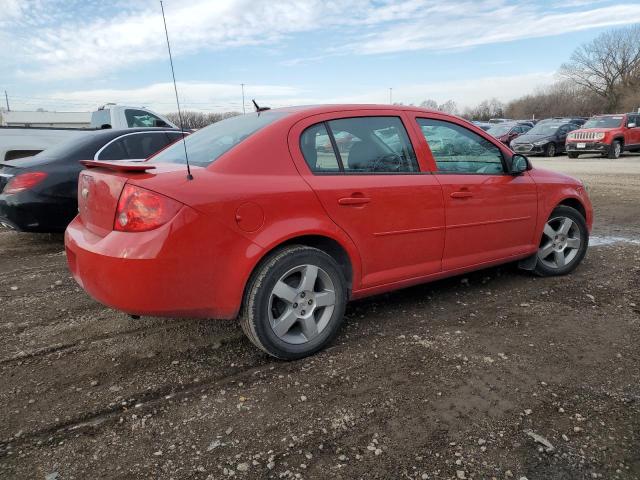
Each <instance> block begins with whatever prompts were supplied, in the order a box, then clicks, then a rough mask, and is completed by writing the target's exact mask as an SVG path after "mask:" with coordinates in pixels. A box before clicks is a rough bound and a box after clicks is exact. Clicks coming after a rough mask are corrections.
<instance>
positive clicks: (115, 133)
mask: <svg viewBox="0 0 640 480" xmlns="http://www.w3.org/2000/svg"><path fill="white" fill-rule="evenodd" d="M179 131H180V130H179V129H177V128H164V127H138V128H115V129H114V128H105V129H101V130H88V131H87V132H88V133H91V136H92V138H93V139H94V140H111V139H113V138H116V137H119V136H121V135H125V134H127V133H138V132H179Z"/></svg>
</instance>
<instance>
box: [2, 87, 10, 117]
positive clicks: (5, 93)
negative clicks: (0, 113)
mask: <svg viewBox="0 0 640 480" xmlns="http://www.w3.org/2000/svg"><path fill="white" fill-rule="evenodd" d="M4 99H5V101H6V102H7V112H10V111H11V109H10V108H9V95H7V91H6V90H5V91H4Z"/></svg>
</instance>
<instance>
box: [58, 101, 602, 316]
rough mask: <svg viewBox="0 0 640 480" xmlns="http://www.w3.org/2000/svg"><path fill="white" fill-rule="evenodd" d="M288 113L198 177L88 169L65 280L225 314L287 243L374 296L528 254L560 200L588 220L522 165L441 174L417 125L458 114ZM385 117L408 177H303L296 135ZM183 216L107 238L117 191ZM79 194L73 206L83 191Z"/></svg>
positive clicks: (140, 309) (111, 299)
mask: <svg viewBox="0 0 640 480" xmlns="http://www.w3.org/2000/svg"><path fill="white" fill-rule="evenodd" d="M282 110H283V111H284V112H288V115H285V116H283V118H282V119H279V120H277V121H275V122H274V123H272V124H270V125H268V126H266V127H264V128H263V129H261V130H259V131H258V132H256V133H255V134H253V135H251V136H249V137H248V138H247V139H246V140H244V141H243V142H241V143H240V144H239V145H237V146H236V147H234V148H232V149H231V150H229V151H228V152H226V153H225V154H223V155H221V156H220V157H219V158H218V159H217V160H216V161H215V162H214V163H212V164H211V165H209V166H208V167H206V168H203V167H197V166H192V173H193V177H194V178H193V180H188V179H187V178H186V169H185V166H184V165H179V164H157V163H156V164H154V166H155V167H156V168H154V169H151V170H149V171H144V172H139V171H131V170H127V169H125V170H126V171H116V170H117V169H112V168H110V167H106V168H104V167H100V166H99V165H92V167H95V168H91V169H90V170H87V171H84V172H83V173H82V174H81V177H82V178H81V182H80V186H79V190H80V191H79V193H80V197H81V198H80V215H79V216H78V217H76V219H75V220H74V221H73V222H72V223H71V224H70V225H69V227H68V229H67V232H66V236H65V244H66V249H67V255H68V262H69V267H70V270H71V272H72V273H73V275H74V277H75V278H76V280H77V281H78V282H79V283H80V285H82V286H83V288H85V290H87V292H89V293H90V294H91V295H92V296H93V297H94V298H96V299H97V300H99V301H101V302H102V303H105V304H106V305H109V306H111V307H114V308H117V309H120V310H123V311H125V312H127V313H131V314H138V315H163V316H181V317H185V316H193V317H217V318H234V317H235V316H237V314H238V312H239V309H240V306H241V303H242V298H243V294H244V289H245V286H246V283H247V281H248V279H249V278H250V276H251V274H252V272H253V271H254V269H255V267H256V265H257V264H258V263H259V262H260V261H261V260H262V259H263V258H265V256H266V255H268V254H269V253H270V252H272V251H273V249H275V248H278V246H280V245H282V244H283V243H285V242H295V241H296V240H295V239H296V238H298V237H308V236H316V237H325V238H328V239H331V240H333V241H334V242H336V243H337V244H338V245H340V246H341V247H342V249H343V250H344V252H345V253H346V255H347V257H348V258H349V261H350V266H351V271H352V283H351V298H359V297H363V296H366V295H371V294H375V293H381V292H384V291H388V290H393V289H396V288H401V287H404V286H408V285H413V284H416V283H420V282H423V281H428V280H433V279H437V278H442V277H445V276H450V275H455V274H458V273H463V272H465V271H469V270H474V269H477V268H483V267H487V266H490V265H495V264H499V263H504V262H508V261H513V260H516V259H518V258H524V257H526V256H528V255H530V254H532V253H533V252H535V251H536V249H537V246H538V243H539V241H540V238H541V235H542V226H543V225H544V222H545V221H546V219H547V218H548V215H549V213H550V212H551V210H552V209H553V208H554V207H555V206H556V205H557V204H558V203H560V202H561V201H563V200H566V199H575V200H577V201H579V202H580V203H581V204H582V205H583V207H584V210H585V212H586V215H587V223H588V225H589V227H591V224H592V218H593V215H592V210H591V204H590V202H589V200H588V197H587V195H586V193H585V191H584V189H583V187H582V185H581V184H580V183H579V182H578V181H576V180H574V179H571V178H570V177H566V176H564V175H559V174H557V173H552V172H546V171H544V170H538V169H535V168H534V169H532V170H530V171H529V172H527V173H525V174H523V175H520V176H512V175H507V174H504V175H484V174H482V175H480V174H475V175H459V174H443V173H439V172H437V170H436V163H435V161H434V158H433V156H432V154H431V151H430V150H429V147H428V145H427V142H426V141H425V139H424V136H423V135H422V133H421V131H420V129H419V128H418V126H417V124H416V123H415V119H416V118H418V117H421V118H434V119H440V120H446V121H449V122H454V123H458V124H459V125H462V126H464V127H465V128H468V129H470V130H473V131H474V132H476V133H478V134H479V135H481V136H483V137H484V138H487V139H489V140H490V141H491V142H492V143H494V144H495V145H497V146H498V147H499V148H500V149H501V151H502V152H503V154H504V155H505V158H507V157H506V156H510V155H512V152H511V151H510V150H509V149H508V148H507V147H506V146H504V145H502V144H501V143H500V142H499V141H498V140H496V139H493V138H492V137H490V136H489V135H487V134H486V133H485V132H483V131H482V130H481V129H479V128H476V127H475V126H474V125H472V124H470V123H468V122H466V121H464V120H462V119H458V118H456V117H452V116H449V115H445V114H441V113H438V112H431V111H426V110H422V109H418V108H411V107H395V106H362V105H347V106H336V105H328V106H319V107H304V108H302V107H301V108H290V109H282ZM367 115H373V116H384V115H386V116H397V117H400V118H401V119H402V121H403V122H404V125H405V128H406V129H407V133H408V135H409V138H410V140H411V143H412V144H413V148H414V150H415V152H416V155H417V160H418V164H419V166H420V171H419V172H414V173H411V174H370V175H358V174H353V175H352V174H349V175H315V174H313V173H312V172H311V170H310V169H309V167H308V166H307V164H306V162H305V160H304V157H303V155H302V152H301V150H300V145H299V138H300V134H301V133H302V131H303V130H304V129H305V128H306V127H308V126H310V125H313V124H315V123H317V122H320V121H324V120H330V119H335V118H345V117H354V116H367ZM127 183H128V184H133V185H137V186H139V187H142V188H145V189H147V190H150V191H153V192H157V193H160V194H162V195H164V196H166V197H169V198H172V199H174V200H176V201H178V202H180V203H182V204H183V205H184V206H183V207H182V208H181V210H180V211H179V213H178V214H177V215H176V216H175V217H174V218H173V219H172V220H170V221H169V222H168V223H166V224H164V225H162V226H161V227H159V228H157V229H155V230H151V231H146V232H139V233H129V232H118V231H113V222H114V220H115V209H116V205H117V202H118V198H119V195H120V192H121V191H122V189H123V188H124V185H125V184H127ZM83 185H84V187H86V188H87V198H85V199H82V188H83Z"/></svg>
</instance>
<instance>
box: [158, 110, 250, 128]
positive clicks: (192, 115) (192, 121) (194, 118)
mask: <svg viewBox="0 0 640 480" xmlns="http://www.w3.org/2000/svg"><path fill="white" fill-rule="evenodd" d="M236 115H240V113H238V112H224V113H202V112H193V111H190V110H187V111H184V112H182V122H183V124H184V125H183V127H184V128H188V129H198V128H203V127H206V126H207V125H211V124H212V123H215V122H219V121H220V120H224V119H225V118H229V117H235V116H236ZM166 117H167V118H168V119H169V120H170V121H171V122H172V123H175V124H176V125H178V126H180V117H179V116H178V113H177V112H172V113H168V114H167V115H166Z"/></svg>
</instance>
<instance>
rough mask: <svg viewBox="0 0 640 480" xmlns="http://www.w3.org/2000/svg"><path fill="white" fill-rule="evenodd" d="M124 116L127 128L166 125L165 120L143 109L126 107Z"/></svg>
mask: <svg viewBox="0 0 640 480" xmlns="http://www.w3.org/2000/svg"><path fill="white" fill-rule="evenodd" d="M124 117H125V118H126V120H127V125H128V126H129V128H136V127H158V126H161V125H164V126H166V122H165V121H163V120H162V119H161V118H159V117H157V116H155V115H153V114H152V113H149V112H145V111H144V110H133V109H126V110H125V111H124Z"/></svg>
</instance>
